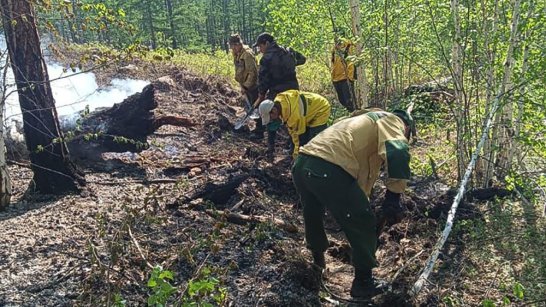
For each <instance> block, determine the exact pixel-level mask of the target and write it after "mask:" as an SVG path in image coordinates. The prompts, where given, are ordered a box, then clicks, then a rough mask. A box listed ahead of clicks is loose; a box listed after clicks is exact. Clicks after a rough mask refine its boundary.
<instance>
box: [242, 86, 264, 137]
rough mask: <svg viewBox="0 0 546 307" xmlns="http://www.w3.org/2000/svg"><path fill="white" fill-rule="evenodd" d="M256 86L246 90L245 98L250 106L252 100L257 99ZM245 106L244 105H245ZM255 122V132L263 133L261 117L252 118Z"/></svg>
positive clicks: (252, 102)
mask: <svg viewBox="0 0 546 307" xmlns="http://www.w3.org/2000/svg"><path fill="white" fill-rule="evenodd" d="M258 95H259V93H258V87H257V86H256V87H254V89H250V90H247V91H246V98H248V101H249V102H250V105H251V106H252V105H253V104H254V102H256V99H258ZM245 108H246V106H245ZM254 121H255V122H256V129H255V130H254V132H255V133H262V134H263V133H264V126H263V125H262V119H261V118H258V119H255V120H254Z"/></svg>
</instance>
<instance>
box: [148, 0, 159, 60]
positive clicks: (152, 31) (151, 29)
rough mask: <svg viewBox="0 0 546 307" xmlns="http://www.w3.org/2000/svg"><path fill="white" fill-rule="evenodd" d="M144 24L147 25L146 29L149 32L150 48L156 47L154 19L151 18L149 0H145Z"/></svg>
mask: <svg viewBox="0 0 546 307" xmlns="http://www.w3.org/2000/svg"><path fill="white" fill-rule="evenodd" d="M146 24H147V25H148V31H149V32H150V39H151V43H152V49H156V48H157V39H156V37H155V29H154V20H153V14H152V7H151V5H150V0H146Z"/></svg>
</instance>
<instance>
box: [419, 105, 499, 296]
mask: <svg viewBox="0 0 546 307" xmlns="http://www.w3.org/2000/svg"><path fill="white" fill-rule="evenodd" d="M499 97H500V96H498V97H497V98H496V99H495V101H494V103H493V106H492V108H491V111H490V113H489V115H488V116H487V121H486V123H485V125H484V130H483V131H482V136H481V138H480V142H479V143H478V146H477V148H476V150H475V151H474V154H473V155H472V159H471V160H470V163H469V164H468V166H467V167H466V171H465V174H464V176H463V179H462V181H461V184H460V186H459V190H458V192H457V195H455V199H454V200H453V204H452V205H451V209H449V214H448V216H447V221H446V226H445V228H444V230H443V231H442V235H441V236H440V238H439V239H438V242H436V245H435V246H434V249H433V250H432V253H431V254H430V256H429V258H428V260H427V262H426V263H425V267H424V269H423V272H422V273H421V275H420V276H419V278H418V279H417V281H416V282H415V284H414V285H413V287H412V288H411V290H410V291H409V295H410V296H412V297H415V296H416V295H417V294H419V292H420V291H421V289H422V288H423V286H424V284H425V282H426V281H427V279H428V276H429V275H430V273H431V272H432V269H434V265H435V264H436V260H438V256H439V255H440V251H441V250H442V247H443V246H444V244H445V243H446V241H447V238H448V237H449V234H450V233H451V229H452V228H453V221H454V219H455V213H456V212H457V208H458V206H459V202H460V201H461V199H462V198H463V196H464V193H465V190H466V185H467V183H468V180H469V179H470V176H471V175H472V171H473V169H474V166H475V164H476V160H478V156H479V154H480V152H481V150H482V148H483V145H484V143H485V140H486V139H487V136H488V135H489V129H490V128H491V123H492V121H493V116H494V114H495V113H496V112H497V109H498V108H499V100H500V99H499Z"/></svg>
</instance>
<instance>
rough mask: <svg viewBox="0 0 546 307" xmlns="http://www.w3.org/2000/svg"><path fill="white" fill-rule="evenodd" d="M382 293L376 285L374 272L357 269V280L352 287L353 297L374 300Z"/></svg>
mask: <svg viewBox="0 0 546 307" xmlns="http://www.w3.org/2000/svg"><path fill="white" fill-rule="evenodd" d="M381 292H382V291H381V289H380V288H379V287H378V286H377V285H376V284H375V281H374V279H373V276H372V270H359V269H355V279H354V280H353V285H352V286H351V296H352V297H358V298H372V297H374V296H375V295H377V294H379V293H381Z"/></svg>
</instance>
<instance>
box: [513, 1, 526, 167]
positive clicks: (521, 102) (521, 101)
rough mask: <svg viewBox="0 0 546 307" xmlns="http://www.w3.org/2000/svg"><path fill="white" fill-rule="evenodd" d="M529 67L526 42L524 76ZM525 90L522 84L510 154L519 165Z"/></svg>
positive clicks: (520, 160) (522, 70)
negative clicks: (515, 158)
mask: <svg viewBox="0 0 546 307" xmlns="http://www.w3.org/2000/svg"><path fill="white" fill-rule="evenodd" d="M529 14H531V12H530V11H529ZM527 38H528V35H525V37H524V38H523V41H526V40H527ZM528 68H529V45H528V44H526V45H525V48H524V49H523V65H522V67H521V74H522V76H525V74H526V73H527V70H528ZM525 90H526V87H525V86H522V87H521V88H520V89H519V99H518V117H517V119H516V128H515V129H516V131H515V138H514V144H513V146H512V150H511V151H510V154H509V155H508V161H513V159H514V156H515V157H517V162H518V165H520V166H521V165H523V163H522V162H523V161H522V160H523V158H522V157H521V156H522V154H521V151H520V146H519V145H520V144H519V139H520V137H521V125H522V121H523V112H524V110H523V106H524V99H523V97H525ZM524 169H525V168H524Z"/></svg>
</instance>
